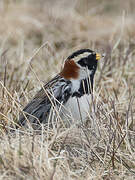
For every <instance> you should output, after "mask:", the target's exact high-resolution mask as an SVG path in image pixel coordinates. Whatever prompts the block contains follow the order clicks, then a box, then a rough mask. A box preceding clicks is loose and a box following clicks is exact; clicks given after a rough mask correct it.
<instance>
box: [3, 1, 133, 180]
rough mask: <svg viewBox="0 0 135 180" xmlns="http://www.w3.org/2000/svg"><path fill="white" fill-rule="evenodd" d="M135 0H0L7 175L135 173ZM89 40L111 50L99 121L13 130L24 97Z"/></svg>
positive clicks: (98, 90) (94, 110)
mask: <svg viewBox="0 0 135 180" xmlns="http://www.w3.org/2000/svg"><path fill="white" fill-rule="evenodd" d="M134 6H135V3H134V1H133V0H130V1H128V2H126V3H122V1H121V0H119V1H116V0H114V1H112V2H109V1H106V0H104V1H103V0H102V1H100V2H99V0H97V1H95V2H93V1H86V0H85V1H81V0H79V1H64V0H63V1H61V3H58V2H57V3H56V1H53V0H52V1H46V2H44V1H43V0H39V1H38V3H37V1H34V0H31V1H28V2H27V1H25V0H22V1H21V0H20V1H14V0H12V1H11V0H6V1H4V0H3V1H1V2H0V10H1V15H0V24H1V26H0V57H1V59H0V87H1V90H0V129H1V134H0V139H1V141H0V178H1V179H29V180H30V179H46V180H48V179H50V180H52V179H54V180H57V179H58V180H62V179H77V180H79V179H80V180H81V179H87V180H90V179H96V180H97V179H106V180H108V179H134V178H135V101H134V97H135V78H134V77H135V32H134V28H135V24H134V16H135V14H134ZM42 45H43V47H42V48H40V47H41V46H42ZM85 47H87V48H91V49H95V50H98V51H100V52H105V53H106V54H107V56H106V58H105V60H104V61H103V62H100V64H99V68H98V71H97V73H96V77H95V88H94V94H93V103H92V105H91V116H90V117H89V119H90V122H93V123H94V126H92V127H91V126H90V125H89V124H84V125H80V127H73V126H71V127H70V128H60V129H56V128H54V129H51V130H47V131H46V132H44V129H43V130H42V133H41V135H36V134H34V132H29V130H28V129H27V130H24V131H23V135H21V134H20V133H19V130H18V131H16V132H15V133H11V132H10V129H11V127H12V128H14V124H15V123H16V122H17V120H18V117H19V112H20V110H21V109H22V107H23V106H22V105H25V104H27V102H28V101H29V100H30V98H31V97H33V95H34V94H35V93H36V91H37V90H38V89H39V88H40V87H41V86H42V82H43V81H47V80H49V79H50V78H52V77H53V76H54V75H55V74H56V73H57V72H59V70H60V68H61V64H62V62H63V60H64V58H66V57H67V55H69V54H70V53H71V52H73V51H74V50H76V49H79V48H85ZM38 48H40V49H38ZM37 49H38V50H37ZM94 127H95V128H94Z"/></svg>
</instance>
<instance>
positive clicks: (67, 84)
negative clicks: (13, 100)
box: [19, 49, 103, 129]
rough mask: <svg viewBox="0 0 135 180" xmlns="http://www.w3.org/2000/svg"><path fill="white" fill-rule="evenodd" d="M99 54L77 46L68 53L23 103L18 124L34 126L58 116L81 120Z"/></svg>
mask: <svg viewBox="0 0 135 180" xmlns="http://www.w3.org/2000/svg"><path fill="white" fill-rule="evenodd" d="M102 57H103V55H101V54H100V53H97V52H95V51H93V50H91V49H80V50H77V51H75V52H73V53H72V54H71V55H70V56H68V57H67V59H66V60H65V62H64V66H63V68H62V70H61V71H60V72H59V73H58V74H57V75H56V76H55V77H54V78H52V79H51V80H50V81H48V82H47V83H46V84H45V85H44V86H43V87H42V88H41V89H40V90H39V91H38V92H37V94H36V95H35V96H34V98H33V99H32V100H31V101H30V102H29V103H28V104H27V105H26V106H25V107H24V109H23V111H22V112H21V115H20V117H19V125H20V126H26V125H28V124H29V125H30V126H32V127H33V128H34V129H36V128H37V127H38V128H39V126H41V124H46V125H48V124H49V125H50V126H52V125H53V124H56V123H57V121H58V119H60V118H61V119H62V120H63V122H64V123H65V124H66V125H67V124H68V125H69V124H71V123H74V122H75V123H77V122H82V121H84V120H85V119H86V118H87V116H88V113H89V110H90V96H91V93H92V91H93V83H94V75H95V72H96V69H97V64H98V60H100V59H101V58H102ZM52 119H53V120H52Z"/></svg>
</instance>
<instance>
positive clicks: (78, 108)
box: [64, 94, 91, 123]
mask: <svg viewBox="0 0 135 180" xmlns="http://www.w3.org/2000/svg"><path fill="white" fill-rule="evenodd" d="M90 98H91V96H90V95H87V94H85V95H83V96H82V97H80V98H79V97H78V98H77V97H71V98H70V99H69V100H68V101H67V103H66V104H65V108H66V110H65V111H64V112H65V113H66V114H68V115H70V118H71V121H74V122H75V123H77V122H78V121H81V120H82V121H84V120H86V117H87V116H88V115H89V110H90ZM65 117H66V116H65ZM68 117H69V116H68ZM66 118H67V117H66ZM65 120H66V119H65Z"/></svg>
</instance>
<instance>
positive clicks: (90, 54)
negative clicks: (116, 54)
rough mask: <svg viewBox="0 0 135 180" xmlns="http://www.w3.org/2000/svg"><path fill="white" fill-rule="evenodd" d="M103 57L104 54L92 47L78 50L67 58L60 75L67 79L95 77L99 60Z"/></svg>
mask: <svg viewBox="0 0 135 180" xmlns="http://www.w3.org/2000/svg"><path fill="white" fill-rule="evenodd" d="M102 57H103V56H102V55H100V54H99V53H96V52H95V51H92V50H90V49H81V50H78V51H76V52H74V53H73V54H71V55H70V56H69V57H68V58H67V59H66V61H65V64H64V68H63V69H62V71H61V73H60V75H61V76H62V77H64V78H65V79H67V80H82V79H86V78H88V77H91V78H93V77H94V74H95V71H96V69H97V63H98V60H100V59H101V58H102Z"/></svg>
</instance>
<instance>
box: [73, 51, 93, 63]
mask: <svg viewBox="0 0 135 180" xmlns="http://www.w3.org/2000/svg"><path fill="white" fill-rule="evenodd" d="M91 54H92V53H91V52H84V53H82V54H80V55H78V56H76V57H74V58H73V60H74V61H75V62H77V61H79V60H80V59H82V58H85V57H88V56H89V55H91Z"/></svg>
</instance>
